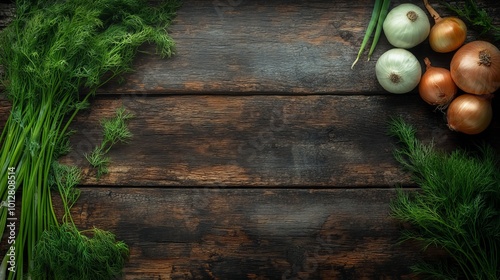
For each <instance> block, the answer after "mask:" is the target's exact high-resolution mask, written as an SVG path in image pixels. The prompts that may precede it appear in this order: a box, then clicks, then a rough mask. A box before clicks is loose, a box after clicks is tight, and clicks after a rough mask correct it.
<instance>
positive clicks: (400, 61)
mask: <svg viewBox="0 0 500 280" xmlns="http://www.w3.org/2000/svg"><path fill="white" fill-rule="evenodd" d="M375 74H376V76H377V80H378V82H379V84H380V85H381V86H382V87H383V88H384V89H385V90H386V91H388V92H390V93H397V94H400V93H407V92H410V91H412V90H413V89H414V88H415V87H417V85H418V82H419V81H420V78H421V77H422V67H421V65H420V63H419V62H418V60H417V58H416V57H415V56H414V55H413V54H412V53H411V52H409V51H407V50H405V49H401V48H394V49H390V50H388V51H386V52H385V53H383V54H382V55H381V56H380V57H379V59H378V60H377V63H376V64H375ZM395 78H396V79H395Z"/></svg>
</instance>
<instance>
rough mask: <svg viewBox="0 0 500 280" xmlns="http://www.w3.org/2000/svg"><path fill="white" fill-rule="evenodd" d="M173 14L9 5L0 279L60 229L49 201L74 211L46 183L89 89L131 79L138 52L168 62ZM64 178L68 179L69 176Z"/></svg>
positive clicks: (128, 7) (121, 6)
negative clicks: (153, 50) (8, 237)
mask: <svg viewBox="0 0 500 280" xmlns="http://www.w3.org/2000/svg"><path fill="white" fill-rule="evenodd" d="M178 7H179V2H178V1H176V0H165V1H162V2H161V4H160V5H159V6H157V7H151V6H150V5H149V4H148V3H147V2H146V1H139V0H73V1H65V0H19V1H17V3H16V16H15V18H14V20H13V21H12V22H11V23H10V25H9V26H8V27H7V28H5V29H4V30H3V31H2V32H1V34H0V49H2V52H0V64H1V65H3V66H4V68H5V75H4V76H5V79H4V81H3V83H4V85H5V89H6V92H7V98H8V99H9V100H10V101H11V103H12V111H11V114H10V115H9V118H8V120H7V122H6V124H5V126H4V130H3V131H2V134H1V136H0V145H1V151H0V201H8V200H10V199H12V195H11V194H9V189H8V188H7V186H8V181H9V179H8V177H9V172H11V171H12V170H13V169H15V177H16V180H15V185H16V188H15V195H16V199H17V200H16V202H15V203H16V204H17V206H18V207H19V206H20V209H19V208H17V209H19V210H16V212H15V218H17V221H16V229H17V234H16V236H15V244H13V245H15V246H14V247H15V260H16V263H15V272H13V271H11V270H9V269H11V268H12V267H13V266H12V264H10V263H8V260H9V258H8V256H7V255H5V256H3V258H2V262H1V265H0V279H2V280H3V279H25V278H26V277H27V276H28V275H30V274H31V271H32V269H33V267H35V264H34V263H33V262H34V258H35V255H34V252H35V248H36V246H37V243H38V241H39V240H40V237H41V236H42V235H43V234H44V233H45V232H46V231H47V230H49V229H50V230H53V229H54V228H55V229H57V228H60V225H59V221H58V219H57V217H56V215H55V212H54V209H53V207H52V192H53V191H55V192H59V193H60V196H61V197H62V198H63V204H64V208H65V209H66V210H67V209H69V208H70V205H72V203H74V202H72V200H71V199H66V197H68V195H69V194H70V192H69V191H68V190H67V189H65V188H62V187H61V186H60V184H57V183H56V181H57V180H50V178H54V173H55V172H56V171H55V169H56V168H55V167H54V166H56V165H55V164H54V162H55V161H56V160H57V158H58V157H59V156H61V155H62V154H63V153H64V152H65V151H67V149H68V147H67V144H66V143H67V141H68V135H69V125H70V124H71V122H72V120H73V118H74V117H75V115H76V114H77V113H78V112H79V111H80V110H81V109H82V108H85V105H86V104H87V103H88V102H87V100H88V99H89V98H90V97H91V96H93V94H94V93H95V92H96V90H97V88H99V87H100V86H102V85H103V84H104V83H106V82H108V81H109V80H111V79H113V78H114V77H116V76H119V75H121V74H123V73H125V72H127V71H129V70H130V65H131V63H132V59H133V58H134V56H135V54H136V52H137V50H138V48H139V47H140V46H141V45H142V44H143V43H145V42H150V43H154V44H156V45H157V50H158V52H159V53H160V54H161V55H162V56H163V57H168V56H170V55H171V53H172V49H173V46H174V44H173V41H172V39H171V38H170V36H169V35H168V34H167V33H166V31H165V30H166V28H167V27H168V26H169V24H170V23H171V20H172V18H173V16H174V14H175V11H176V9H177V8H178ZM104 77H105V78H104ZM82 88H84V89H85V92H87V93H86V94H84V95H82V94H81V91H80V90H81V89H82ZM64 174H65V175H64V176H66V177H67V178H73V179H74V176H75V175H74V174H73V173H64ZM71 174H73V175H71ZM61 176H62V175H61ZM72 176H73V177H72ZM67 178H66V179H65V180H67ZM21 190H22V198H21V195H20V191H21ZM69 197H71V196H69ZM10 210H11V209H8V208H7V207H2V208H0V236H3V235H4V233H5V229H6V225H7V223H8V221H9V220H8V219H9V218H14V216H12V215H13V213H14V212H9V211H10ZM66 210H65V212H66V215H65V216H67V214H68V213H69V211H66ZM71 221H72V220H71V219H70V218H69V219H68V218H65V219H64V222H65V223H66V222H69V223H70V224H71V223H72V222H71ZM70 232H72V231H70ZM99 234H100V233H99ZM77 240H84V239H77ZM107 240H108V241H109V240H110V239H107ZM108 245H109V242H108V243H106V246H108ZM117 246H118V245H117ZM120 246H122V245H120ZM14 247H13V248H14ZM120 248H121V247H120ZM42 252H43V250H42ZM48 253H49V254H50V253H51V252H48ZM52 253H54V252H52ZM102 269H106V268H105V267H103V268H102ZM12 270H14V269H12ZM113 271H114V270H113ZM47 275H51V274H47ZM52 276H53V275H52ZM52 276H51V277H52ZM54 277H55V276H54ZM49 278H50V277H49ZM50 279H52V278H50Z"/></svg>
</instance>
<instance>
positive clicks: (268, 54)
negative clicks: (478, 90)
mask: <svg viewBox="0 0 500 280" xmlns="http://www.w3.org/2000/svg"><path fill="white" fill-rule="evenodd" d="M403 2H405V1H392V2H391V5H392V7H394V6H396V5H399V4H401V3H403ZM434 2H437V1H434ZM413 3H415V4H417V5H418V6H420V7H422V8H423V3H422V1H413ZM482 4H483V6H484V5H486V6H487V7H488V6H489V7H498V4H497V3H496V2H495V1H491V0H490V1H482ZM437 6H438V5H437V4H436V7H437ZM372 7H373V1H370V0H363V1H329V0H314V1H287V0H279V1H278V0H276V1H249V0H214V1H203V0H193V1H184V4H183V6H182V8H181V9H180V10H179V12H178V17H177V18H176V20H175V22H174V24H173V25H172V26H171V27H170V28H169V32H170V34H171V35H172V37H173V38H174V40H175V42H176V44H177V51H176V54H175V56H174V57H173V58H171V59H167V60H162V59H158V57H156V56H154V55H150V54H141V55H139V56H138V58H137V61H136V63H135V65H134V69H135V70H136V71H135V73H133V74H131V75H129V76H127V79H126V83H125V84H123V85H121V86H118V87H116V86H114V85H113V86H112V87H111V88H106V89H105V90H104V92H110V91H115V92H117V93H137V92H141V93H161V94H166V93H167V94H168V93H184V94H186V93H187V94H192V93H201V94H204V93H207V92H210V93H211V94H213V93H220V94H225V93H228V92H230V93H233V94H242V93H255V94H266V93H281V94H318V93H324V94H339V93H340V94H360V93H361V94H378V93H381V92H383V89H382V88H381V87H380V85H379V84H378V83H377V80H376V78H375V71H374V69H375V63H376V61H377V59H378V57H379V56H380V55H381V54H382V53H384V52H385V51H387V50H389V49H390V48H392V46H390V45H389V43H388V42H387V40H386V38H385V37H384V36H381V39H380V41H379V45H378V46H377V48H376V50H375V52H374V54H373V57H372V60H371V61H370V62H366V54H365V55H364V56H363V58H362V59H361V61H360V62H359V63H358V64H357V65H356V67H355V69H354V70H351V64H352V62H353V61H354V59H355V58H356V55H357V52H358V49H359V46H360V44H361V41H362V39H363V36H364V31H365V29H366V25H367V24H368V21H369V19H370V16H371V11H372ZM438 10H439V11H440V12H441V14H442V15H443V16H445V15H448V14H449V12H447V10H446V9H444V8H442V7H441V8H440V9H438ZM489 11H490V12H492V13H493V14H494V13H495V11H496V10H493V9H490V10H489ZM429 18H430V17H429ZM430 19H431V18H430ZM497 20H500V19H497ZM473 34H476V33H474V32H473V31H472V30H471V31H470V32H469V35H470V37H469V40H472V39H473V37H472V35H473ZM368 48H369V46H368ZM145 50H146V51H148V52H150V53H152V52H154V48H151V47H149V48H146V49H145ZM411 51H412V52H413V53H414V54H415V55H416V56H417V58H418V59H419V60H420V61H421V64H422V69H423V66H424V63H423V59H424V57H426V56H427V57H429V58H430V59H431V61H432V62H433V65H436V66H443V67H449V61H450V60H451V57H452V54H446V55H443V54H436V53H434V52H433V51H432V50H431V48H430V46H429V44H428V42H424V43H422V44H421V45H419V46H417V47H415V48H413V49H411Z"/></svg>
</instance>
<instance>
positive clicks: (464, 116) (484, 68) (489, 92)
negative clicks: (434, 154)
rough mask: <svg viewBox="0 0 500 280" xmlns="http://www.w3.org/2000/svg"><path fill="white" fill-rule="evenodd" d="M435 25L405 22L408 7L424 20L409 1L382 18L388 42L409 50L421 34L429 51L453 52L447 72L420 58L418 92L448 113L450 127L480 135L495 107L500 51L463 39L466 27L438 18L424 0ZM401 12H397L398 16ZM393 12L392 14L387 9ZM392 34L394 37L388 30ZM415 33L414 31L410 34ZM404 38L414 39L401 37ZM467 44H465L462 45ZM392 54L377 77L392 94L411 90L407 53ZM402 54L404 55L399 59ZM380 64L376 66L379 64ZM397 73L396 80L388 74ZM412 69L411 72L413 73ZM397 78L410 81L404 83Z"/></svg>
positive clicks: (499, 84) (415, 76)
mask: <svg viewBox="0 0 500 280" xmlns="http://www.w3.org/2000/svg"><path fill="white" fill-rule="evenodd" d="M423 1H424V5H425V7H426V9H427V11H428V12H429V14H430V15H431V16H432V18H434V21H435V24H434V26H432V28H431V29H430V31H428V27H427V24H426V20H422V21H420V22H418V21H417V20H415V21H414V22H412V21H408V22H406V21H405V16H406V15H407V14H410V12H408V11H407V10H411V11H415V14H418V16H416V17H414V18H416V19H422V16H421V11H420V10H419V8H418V7H415V6H412V5H401V6H402V7H401V6H398V7H396V8H394V11H391V12H393V13H394V14H393V15H392V16H391V17H389V16H388V17H387V18H386V21H387V22H384V32H385V33H386V36H387V37H388V41H389V43H391V44H392V45H393V46H395V47H396V48H411V47H413V46H415V45H416V44H419V43H420V42H421V38H422V36H424V35H422V34H426V33H427V34H428V36H427V38H428V41H429V45H430V46H431V48H432V50H433V51H435V52H437V53H449V52H455V53H454V54H453V57H452V59H451V62H450V67H449V70H448V69H446V68H441V67H434V66H432V65H431V61H430V60H429V59H428V58H425V59H424V63H425V66H426V67H425V72H424V73H423V74H422V75H421V78H419V81H418V82H417V84H418V92H419V94H420V96H421V98H422V99H423V100H424V101H425V102H427V103H428V104H430V105H433V106H437V108H439V109H440V110H443V111H446V119H447V123H448V127H449V128H450V129H451V130H454V131H458V132H461V133H465V134H479V133H481V132H483V131H484V130H485V129H486V128H487V127H488V126H489V125H490V123H491V121H492V116H493V109H492V105H491V100H492V98H493V95H494V93H495V92H496V91H498V89H499V88H500V50H499V49H498V48H497V47H496V46H494V45H493V44H491V43H489V42H486V41H481V40H475V41H471V42H468V43H465V41H466V35H467V27H466V25H465V23H464V22H463V21H462V20H460V19H459V18H457V17H445V18H441V17H440V16H439V14H438V13H437V12H436V11H435V10H434V9H433V8H432V6H431V5H430V4H429V1H428V0H423ZM398 13H399V14H398ZM389 14H391V13H389ZM388 31H391V32H393V33H392V35H390V34H387V32H388ZM412 34H413V35H412ZM405 38H413V39H412V40H408V41H405V40H407V39H405ZM464 43H465V44H464ZM388 53H392V56H394V54H395V53H396V52H394V50H390V51H388V52H387V53H386V54H383V55H382V56H381V57H380V58H381V59H380V60H381V61H380V63H379V62H377V65H376V72H377V79H378V80H379V83H380V84H381V85H382V87H383V88H384V89H386V90H387V91H389V92H393V93H405V92H409V91H411V90H412V89H413V88H414V85H415V83H414V81H415V79H418V76H419V75H418V74H417V71H414V70H413V69H414V68H415V67H417V66H415V65H414V63H413V62H410V61H413V58H412V57H411V53H410V54H407V53H404V52H401V50H398V53H399V56H400V57H399V58H398V57H392V58H391V59H388V57H389V55H388ZM401 56H403V58H404V59H403V58H401ZM379 64H380V65H379ZM395 73H396V74H398V75H399V76H398V79H397V83H396V82H394V79H392V80H391V79H390V77H395ZM413 73H414V74H413ZM401 81H412V83H407V84H403V83H402V82H401Z"/></svg>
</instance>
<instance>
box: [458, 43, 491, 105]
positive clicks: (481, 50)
mask: <svg viewBox="0 0 500 280" xmlns="http://www.w3.org/2000/svg"><path fill="white" fill-rule="evenodd" d="M481 56H483V57H484V56H488V57H489V59H488V61H489V65H488V64H485V63H482V60H481ZM450 72H451V78H452V79H453V81H454V82H455V84H456V85H457V86H458V88H460V89H461V90H463V91H464V92H466V93H471V94H477V95H483V94H491V93H494V92H495V91H497V90H498V88H499V87H500V50H498V48H497V47H495V46H494V45H493V44H491V43H489V42H486V41H479V40H478V41H472V42H470V43H467V44H465V45H463V46H462V47H461V48H460V49H458V51H457V52H456V53H455V54H454V55H453V58H452V59H451V63H450Z"/></svg>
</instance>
